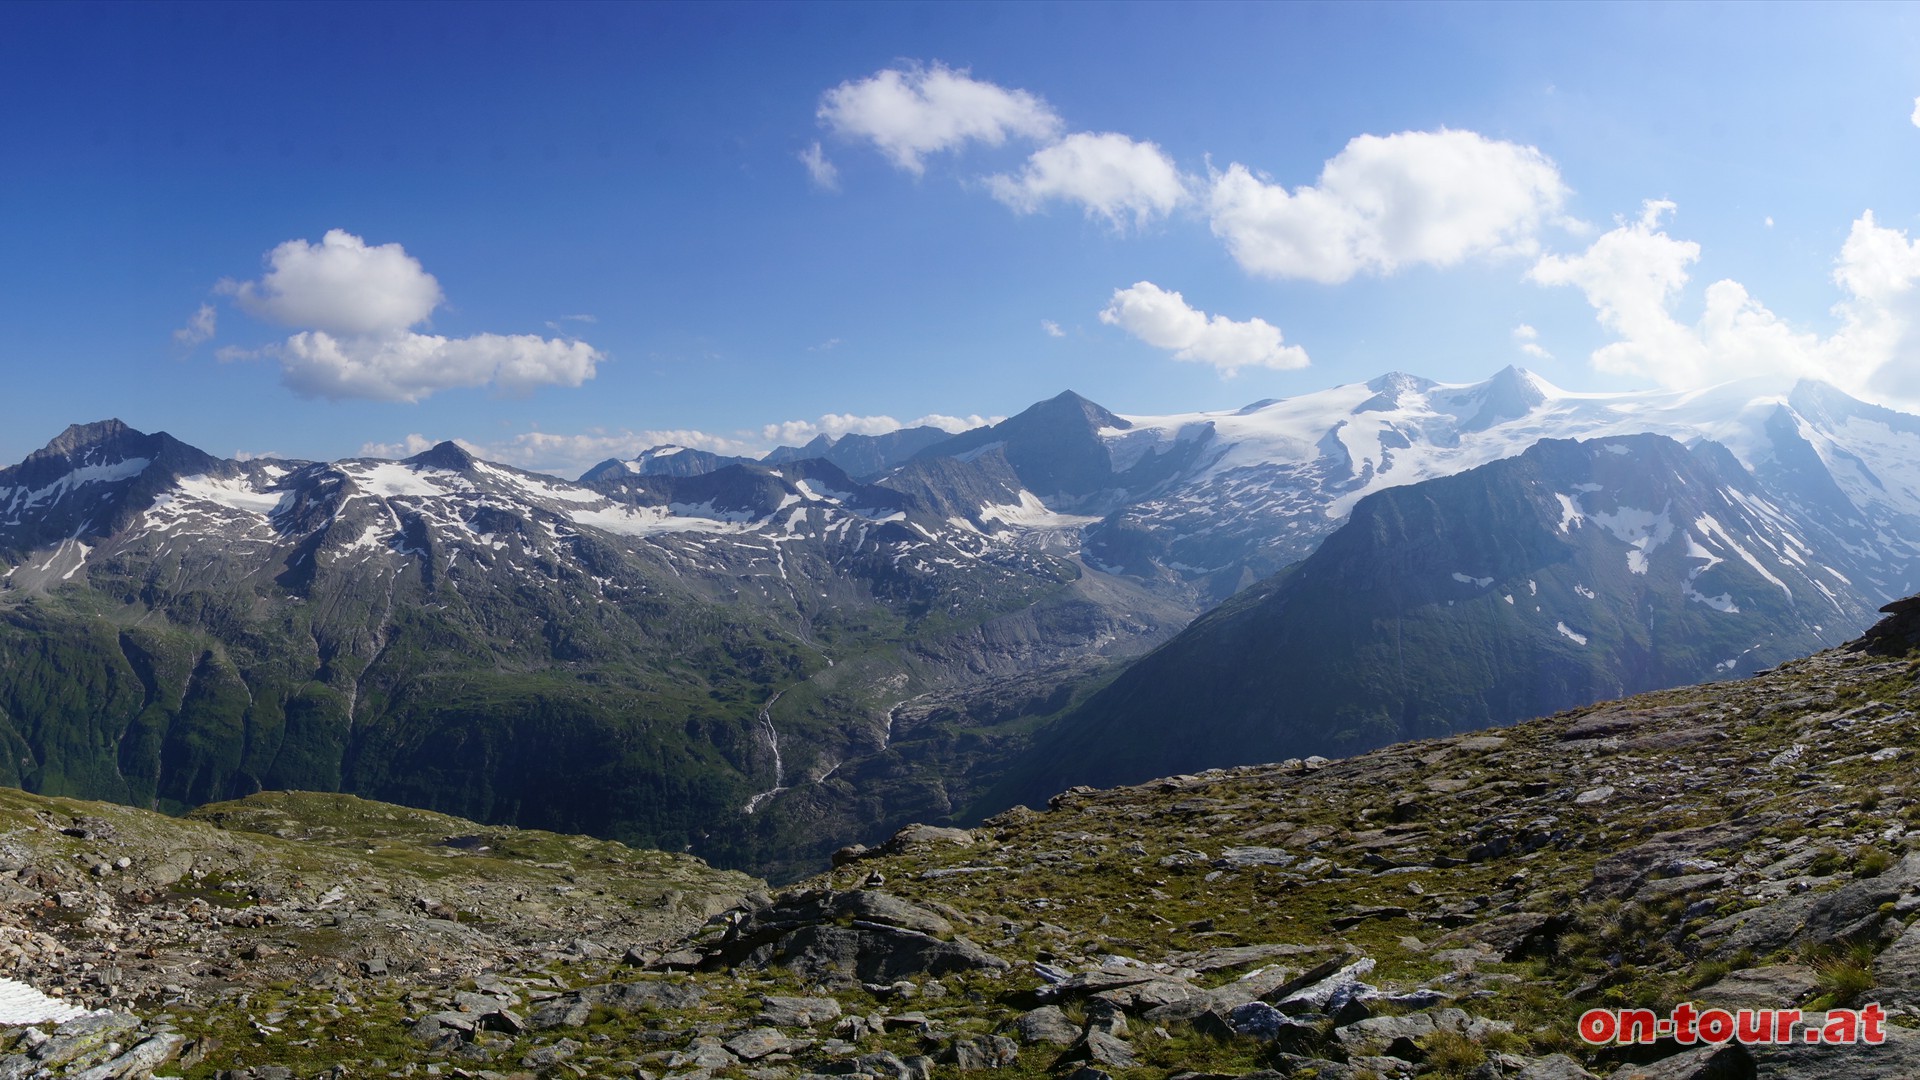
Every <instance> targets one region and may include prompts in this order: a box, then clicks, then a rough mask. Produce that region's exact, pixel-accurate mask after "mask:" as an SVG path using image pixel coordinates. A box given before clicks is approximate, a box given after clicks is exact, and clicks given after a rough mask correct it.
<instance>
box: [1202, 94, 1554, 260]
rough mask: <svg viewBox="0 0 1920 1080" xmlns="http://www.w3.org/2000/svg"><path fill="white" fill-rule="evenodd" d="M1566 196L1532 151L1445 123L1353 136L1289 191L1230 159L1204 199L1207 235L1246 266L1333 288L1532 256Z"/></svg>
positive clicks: (1543, 157)
mask: <svg viewBox="0 0 1920 1080" xmlns="http://www.w3.org/2000/svg"><path fill="white" fill-rule="evenodd" d="M1566 195H1567V187H1566V185H1565V184H1564V183H1563V182H1562V181H1561V179H1560V171H1559V169H1558V168H1557V167H1556V166H1555V165H1554V163H1553V162H1552V161H1551V160H1549V159H1548V158H1547V156H1546V155H1545V154H1543V153H1541V152H1540V151H1539V150H1537V149H1535V148H1533V147H1531V146H1521V145H1519V144H1516V143H1510V142H1501V141H1499V140H1495V139H1489V138H1486V137H1485V136H1482V135H1479V134H1476V133H1474V132H1471V131H1450V130H1444V129H1443V130H1440V131H1407V132H1401V133H1400V134H1397V135H1387V136H1377V135H1361V136H1359V137H1358V138H1355V139H1353V140H1352V141H1350V142H1349V143H1347V145H1346V148H1345V149H1343V150H1341V151H1340V153H1338V154H1336V155H1335V156H1334V157H1333V158H1332V159H1331V160H1329V161H1328V162H1327V163H1326V165H1325V167H1324V168H1322V170H1321V172H1320V178H1319V181H1318V182H1317V183H1315V184H1313V185H1311V186H1304V187H1299V188H1295V189H1294V190H1292V191H1288V190H1287V189H1286V188H1285V187H1284V186H1282V185H1279V184H1275V183H1272V182H1270V181H1269V180H1267V179H1265V178H1262V177H1260V176H1256V175H1255V174H1254V173H1253V172H1252V171H1251V170H1249V169H1248V168H1247V167H1246V166H1244V165H1241V164H1238V163H1235V164H1233V165H1230V166H1228V168H1227V170H1226V171H1225V172H1217V173H1214V174H1213V176H1212V180H1211V186H1210V189H1209V191H1208V195H1207V202H1208V210H1209V212H1210V214H1211V217H1212V225H1213V232H1214V235H1216V236H1218V237H1220V238H1221V239H1222V240H1224V241H1225V242H1226V244H1227V249H1228V251H1230V252H1231V253H1232V254H1233V257H1234V259H1235V260H1236V261H1237V262H1239V264H1240V265H1241V267H1242V268H1244V269H1246V270H1247V271H1249V272H1251V273H1256V274H1263V275H1267V276H1271V277H1290V278H1307V279H1310V280H1313V281H1322V282H1327V283H1329V284H1335V283H1339V282H1342V281H1346V280H1348V279H1350V278H1352V277H1354V276H1355V275H1357V274H1363V273H1367V274H1378V275H1387V274H1392V273H1394V272H1395V271H1397V270H1400V269H1401V268H1403V267H1406V266H1414V265H1430V266H1452V265H1455V264H1458V263H1460V262H1462V261H1464V260H1466V259H1468V258H1472V257H1476V256H1482V255H1497V254H1502V253H1507V252H1519V253H1523V254H1532V253H1533V252H1535V251H1537V250H1538V241H1537V239H1536V234H1537V233H1538V231H1539V230H1540V228H1541V227H1542V226H1543V225H1544V224H1546V223H1548V222H1550V221H1554V220H1556V219H1558V218H1559V217H1560V209H1561V206H1562V204H1563V203H1564V201H1565V199H1566Z"/></svg>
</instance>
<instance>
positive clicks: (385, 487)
mask: <svg viewBox="0 0 1920 1080" xmlns="http://www.w3.org/2000/svg"><path fill="white" fill-rule="evenodd" d="M339 469H340V470H341V471H342V472H344V473H346V474H347V475H348V476H350V477H352V478H353V482H354V484H355V485H357V486H358V487H359V488H360V489H361V490H362V491H365V492H366V493H367V494H369V495H378V496H380V497H382V498H388V499H390V498H394V497H396V496H406V495H428V496H434V495H448V494H452V493H454V492H465V491H472V490H473V485H472V484H471V483H469V482H468V480H467V478H466V477H464V476H461V475H460V474H459V473H456V472H454V471H452V470H450V469H413V468H410V467H408V466H406V465H402V464H401V463H399V462H397V461H352V462H347V463H345V464H343V465H340V466H339Z"/></svg>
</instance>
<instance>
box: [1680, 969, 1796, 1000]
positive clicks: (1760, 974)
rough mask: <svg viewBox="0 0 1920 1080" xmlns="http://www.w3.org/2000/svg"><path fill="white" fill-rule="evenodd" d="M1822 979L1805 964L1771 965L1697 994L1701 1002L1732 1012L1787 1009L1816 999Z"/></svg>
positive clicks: (1735, 975) (1737, 974)
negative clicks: (1817, 989) (1813, 997)
mask: <svg viewBox="0 0 1920 1080" xmlns="http://www.w3.org/2000/svg"><path fill="white" fill-rule="evenodd" d="M1819 979H1820V976H1819V975H1818V973H1816V972H1815V971H1814V970H1813V969H1812V968H1810V967H1806V966H1804V965H1801V964H1769V965H1767V966H1766V967H1757V968H1748V969H1747V970H1745V971H1736V972H1733V973H1732V974H1730V975H1728V976H1727V977H1726V978H1724V979H1721V980H1720V981H1719V982H1716V983H1714V984H1713V985H1712V986H1707V987H1703V988H1701V989H1700V990H1698V991H1696V993H1697V994H1698V996H1699V998H1700V1000H1701V1001H1703V1002H1705V1003H1706V1004H1708V1005H1718V1006H1721V1007H1723V1008H1729V1009H1741V1008H1751V1009H1784V1008H1789V1007H1791V1006H1794V1005H1798V1004H1800V1003H1802V1002H1804V1001H1806V1000H1807V999H1808V998H1810V997H1812V996H1813V992H1814V989H1815V988H1816V987H1817V985H1818V984H1819Z"/></svg>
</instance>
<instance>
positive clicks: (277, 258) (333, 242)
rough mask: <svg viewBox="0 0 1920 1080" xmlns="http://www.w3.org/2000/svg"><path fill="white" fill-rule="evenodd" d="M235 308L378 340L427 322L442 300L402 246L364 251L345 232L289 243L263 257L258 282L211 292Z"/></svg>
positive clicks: (225, 284) (283, 322)
mask: <svg viewBox="0 0 1920 1080" xmlns="http://www.w3.org/2000/svg"><path fill="white" fill-rule="evenodd" d="M216 288H217V289H218V290H219V291H220V292H224V293H227V294H229V295H231V296H232V297H233V300H234V303H236V304H238V305H239V306H240V310H242V311H244V312H246V313H247V314H249V315H252V316H253V317H254V318H257V319H265V320H267V321H269V322H277V323H280V324H281V325H283V326H299V327H307V328H310V329H314V330H324V331H326V332H327V333H329V334H341V335H361V334H383V333H393V332H396V331H401V330H405V329H407V328H408V327H410V326H413V325H415V324H417V323H422V322H425V321H426V319H427V316H429V315H431V314H433V309H434V308H436V307H439V306H440V301H441V300H442V299H443V297H442V295H441V293H440V282H439V281H437V280H435V278H434V276H433V275H432V274H429V273H427V271H426V269H425V268H424V267H422V266H421V265H420V260H418V259H416V258H414V257H413V256H411V255H409V254H407V252H406V249H404V248H402V247H401V246H400V245H399V244H380V245H378V246H375V247H369V246H368V245H367V242H366V241H364V240H362V239H360V238H359V237H357V236H355V235H353V234H352V233H350V232H347V231H346V230H345V229H329V230H327V234H326V235H325V236H324V237H322V238H321V240H320V243H318V244H309V243H307V242H306V241H305V240H288V241H287V242H286V243H283V244H281V245H279V246H278V247H276V248H274V249H273V250H272V251H270V252H268V253H267V273H266V276H264V277H262V278H261V279H260V280H259V281H234V280H232V279H231V278H228V279H225V280H223V281H221V282H220V283H219V285H217V286H216Z"/></svg>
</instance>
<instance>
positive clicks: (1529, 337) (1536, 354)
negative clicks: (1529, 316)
mask: <svg viewBox="0 0 1920 1080" xmlns="http://www.w3.org/2000/svg"><path fill="white" fill-rule="evenodd" d="M1513 343H1514V344H1515V345H1518V346H1520V351H1521V352H1523V353H1526V354H1527V355H1528V356H1531V357H1533V358H1534V359H1536V360H1551V359H1553V354H1552V353H1550V352H1548V351H1547V350H1546V349H1545V348H1544V347H1542V346H1541V344H1540V331H1538V330H1535V329H1534V328H1533V327H1532V326H1529V325H1528V324H1526V323H1521V324H1520V325H1519V326H1516V327H1514V328H1513Z"/></svg>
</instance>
